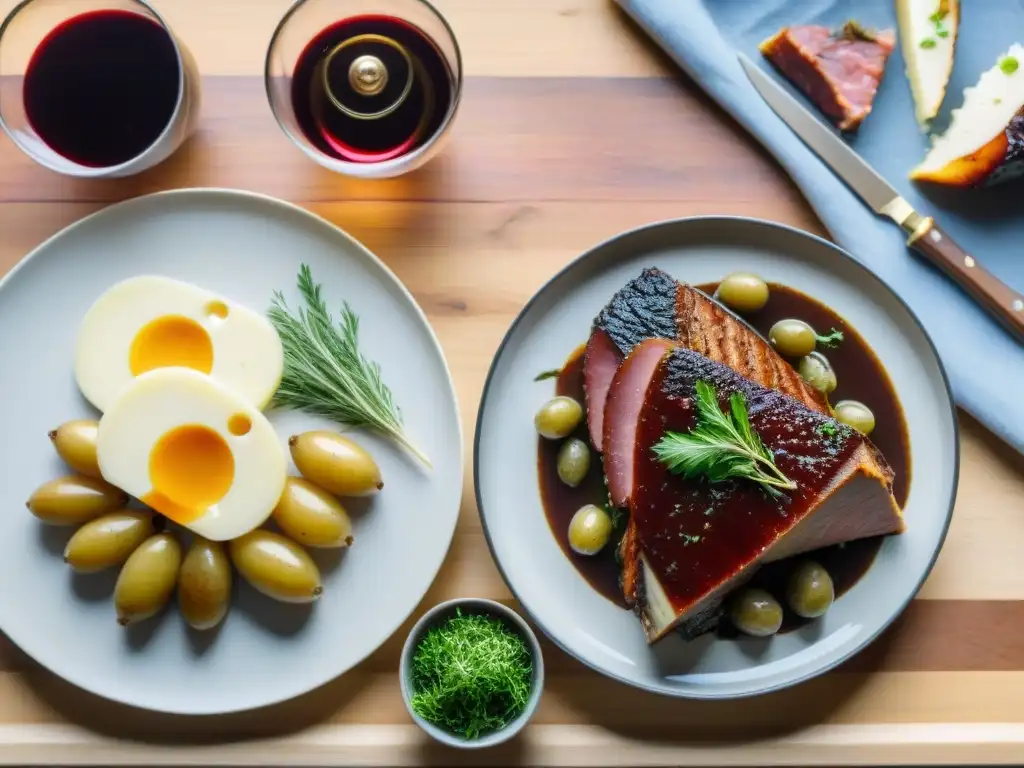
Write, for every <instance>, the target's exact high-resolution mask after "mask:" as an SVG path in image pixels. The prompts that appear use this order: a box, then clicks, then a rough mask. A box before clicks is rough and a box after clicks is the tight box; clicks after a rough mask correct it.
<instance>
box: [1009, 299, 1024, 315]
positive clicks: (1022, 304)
mask: <svg viewBox="0 0 1024 768" xmlns="http://www.w3.org/2000/svg"><path fill="white" fill-rule="evenodd" d="M1010 306H1011V307H1013V311H1014V312H1020V311H1021V310H1022V309H1024V301H1021V300H1020V299H1014V300H1013V303H1012V304H1011V305H1010Z"/></svg>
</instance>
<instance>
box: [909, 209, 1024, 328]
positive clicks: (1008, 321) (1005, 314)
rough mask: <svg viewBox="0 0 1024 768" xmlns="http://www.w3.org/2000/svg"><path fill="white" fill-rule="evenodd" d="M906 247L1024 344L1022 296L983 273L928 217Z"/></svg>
mask: <svg viewBox="0 0 1024 768" xmlns="http://www.w3.org/2000/svg"><path fill="white" fill-rule="evenodd" d="M907 245H909V246H910V247H911V248H913V249H914V250H916V251H918V252H919V253H921V254H922V255H924V256H925V257H927V259H928V260H929V261H930V262H931V263H932V264H934V265H935V266H937V267H938V268H939V269H941V270H942V271H943V272H945V273H946V274H947V275H948V276H949V277H950V278H952V279H953V280H954V281H955V282H956V283H957V284H958V285H959V286H960V287H961V288H963V289H964V290H965V291H967V293H968V294H970V295H971V297H972V298H973V299H974V300H975V301H976V302H978V303H979V304H980V305H981V306H982V308H984V309H985V310H987V311H988V313H989V314H990V315H992V317H994V318H995V319H996V320H998V321H999V322H1000V323H1002V325H1003V326H1004V327H1005V328H1006V330H1008V331H1009V332H1010V333H1011V334H1013V335H1014V336H1015V337H1016V338H1017V340H1018V341H1021V342H1024V294H1020V293H1018V292H1017V291H1015V290H1013V289H1012V288H1011V287H1010V286H1008V285H1007V284H1006V283H1004V282H1003V281H1002V280H1000V279H999V278H998V277H996V276H995V275H993V274H992V273H991V272H989V271H988V270H987V269H985V268H984V267H983V266H982V265H981V262H979V261H978V260H977V259H975V258H974V257H973V256H971V255H970V254H969V253H967V251H965V250H964V249H963V248H961V247H960V246H959V245H957V244H956V243H955V242H954V241H953V239H952V238H951V237H950V236H949V235H947V234H946V233H945V232H944V231H943V230H942V229H941V228H940V227H939V225H938V224H936V223H935V221H934V220H933V219H931V218H930V217H929V218H926V219H923V220H922V221H921V223H920V225H919V226H918V227H917V229H916V230H915V231H914V233H913V234H912V235H911V236H910V239H909V240H907Z"/></svg>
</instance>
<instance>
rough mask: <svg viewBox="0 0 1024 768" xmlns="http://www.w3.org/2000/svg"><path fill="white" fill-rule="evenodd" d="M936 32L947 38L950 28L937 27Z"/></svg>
mask: <svg viewBox="0 0 1024 768" xmlns="http://www.w3.org/2000/svg"><path fill="white" fill-rule="evenodd" d="M935 34H936V35H938V36H939V37H941V38H947V37H949V30H948V29H946V28H945V27H936V28H935Z"/></svg>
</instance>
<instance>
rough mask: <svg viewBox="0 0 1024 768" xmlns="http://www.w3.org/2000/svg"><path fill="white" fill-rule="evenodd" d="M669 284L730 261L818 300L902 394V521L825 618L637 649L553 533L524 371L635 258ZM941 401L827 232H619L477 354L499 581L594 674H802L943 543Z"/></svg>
mask: <svg viewBox="0 0 1024 768" xmlns="http://www.w3.org/2000/svg"><path fill="white" fill-rule="evenodd" d="M651 266H654V267H660V268H661V269H663V270H665V271H666V272H668V273H669V274H671V275H672V276H674V277H676V278H677V279H679V280H682V281H684V282H688V283H692V284H699V283H706V282H712V281H715V280H719V279H721V277H722V276H723V275H725V274H727V273H729V272H731V271H735V270H749V271H754V272H757V273H759V274H761V275H762V276H763V277H764V278H765V279H766V280H768V281H770V282H778V283H782V284H785V285H789V286H792V287H794V288H797V289H798V290H800V291H802V292H804V293H806V294H808V295H810V296H813V297H815V298H817V299H818V300H819V301H822V302H824V303H825V304H826V305H828V306H830V307H831V308H832V309H834V310H835V311H836V312H837V313H838V314H839V315H840V316H842V317H843V318H845V319H846V320H847V321H848V322H849V323H850V324H851V325H852V326H853V327H854V328H856V329H857V330H858V331H859V332H860V334H861V335H862V336H863V338H864V339H865V341H866V342H867V343H868V344H869V345H870V346H871V348H872V349H873V350H874V351H875V353H876V354H877V356H878V358H879V360H880V361H881V363H882V364H883V365H884V367H885V368H886V370H887V371H888V373H889V376H890V378H891V380H892V383H893V386H894V387H895V389H896V392H897V394H898V396H899V398H900V400H901V401H902V404H903V408H904V412H905V417H906V421H907V428H908V432H909V437H910V452H911V464H912V473H911V474H912V480H911V487H910V496H909V498H908V502H907V505H906V507H905V519H906V522H907V527H908V529H907V531H906V532H905V533H904V534H903V535H901V536H895V537H889V538H888V539H887V540H886V541H885V542H884V543H883V545H882V548H881V550H880V552H879V554H878V557H877V559H876V560H875V562H874V564H873V565H872V567H871V568H870V570H869V571H868V572H867V574H866V575H865V576H864V577H863V578H861V579H860V581H858V582H857V584H856V585H855V586H854V587H853V588H852V589H851V590H850V591H849V592H847V593H846V594H845V595H843V596H842V597H841V598H840V599H839V600H837V601H836V603H835V605H834V606H833V607H832V609H831V610H830V611H829V612H828V614H826V616H825V618H824V619H822V620H820V621H818V622H814V623H812V624H811V625H809V626H807V627H805V628H803V629H801V630H799V631H797V632H792V633H786V634H783V635H779V636H777V637H775V638H772V639H770V640H756V639H753V638H750V639H743V640H738V641H732V640H719V639H716V638H715V637H714V636H705V637H702V638H699V639H698V640H697V641H695V642H692V643H686V642H684V641H683V640H682V639H680V638H678V637H676V636H673V637H669V638H667V639H665V640H664V641H662V642H661V643H659V644H657V645H655V646H654V647H648V646H647V644H646V642H645V640H644V635H643V632H642V631H641V629H640V624H639V622H638V620H637V619H636V618H635V617H634V616H633V614H632V613H630V612H628V611H626V610H624V609H622V608H619V607H616V606H615V605H613V604H612V603H611V602H610V601H608V600H607V599H605V598H604V597H603V596H601V595H600V594H599V593H598V592H596V591H595V590H594V589H593V588H592V587H591V586H590V585H589V584H588V583H587V582H586V581H585V580H584V579H583V577H582V576H580V574H579V573H578V572H577V571H576V569H575V567H574V566H573V565H572V563H570V562H569V560H568V559H567V558H566V556H565V555H564V554H563V552H562V550H561V549H560V548H559V546H558V544H557V542H556V541H555V539H554V537H553V536H552V533H551V530H550V528H549V526H548V522H547V519H546V518H545V515H544V511H543V508H542V506H541V499H540V493H539V490H538V481H537V465H536V455H537V435H536V432H535V431H534V427H533V415H534V413H536V411H537V409H538V408H539V407H540V406H541V405H542V404H543V403H544V402H545V401H546V400H547V399H548V398H550V397H551V396H552V393H553V387H552V386H551V382H550V381H549V382H542V383H535V382H534V381H533V378H534V376H535V375H536V374H537V373H538V372H540V371H544V370H548V369H551V368H554V367H557V366H558V365H560V364H561V362H562V361H563V360H565V358H566V357H567V356H568V354H569V353H570V352H571V351H572V350H573V349H574V348H576V346H577V345H579V344H580V343H581V342H583V341H585V340H586V338H587V335H588V334H589V331H590V326H591V323H592V321H593V319H594V317H595V316H596V315H597V313H598V312H599V311H600V309H601V308H602V307H603V306H604V305H605V304H606V303H607V301H608V300H609V299H610V298H611V296H612V295H613V294H614V293H615V292H616V291H617V290H618V289H619V288H621V287H622V286H623V285H624V284H625V283H626V282H627V281H628V280H630V279H632V278H633V277H636V276H637V275H638V274H639V273H640V270H641V269H643V268H644V267H651ZM958 459H959V443H958V440H957V424H956V412H955V409H954V406H953V403H952V399H951V396H950V393H949V388H948V385H947V382H946V377H945V374H944V372H943V369H942V366H941V364H940V362H939V360H938V358H937V356H936V354H935V350H934V348H933V347H932V344H931V342H930V340H929V339H928V337H927V336H926V335H925V332H924V331H923V330H922V329H921V326H920V325H919V324H918V322H917V320H916V319H915V318H914V316H913V315H912V314H911V313H910V310H909V309H907V307H906V306H905V305H904V304H903V303H902V301H900V299H899V298H897V297H896V295H895V294H893V293H892V291H891V290H890V289H889V288H887V287H886V286H885V285H884V284H883V283H882V282H881V281H880V280H879V279H878V278H877V277H875V276H874V275H873V274H871V273H870V272H868V271H867V270H866V269H865V268H864V267H862V266H861V265H860V264H858V263H857V262H856V261H854V260H853V259H852V258H851V257H849V256H848V255H846V254H845V253H843V251H841V250H840V249H839V248H837V247H836V246H834V245H832V244H830V243H828V242H826V241H824V240H822V239H820V238H817V237H814V236H812V235H808V234H806V233H803V232H799V231H797V230H794V229H790V228H787V227H784V226H780V225H777V224H771V223H769V222H763V221H756V220H752V219H733V218H697V219H684V220H680V221H672V222H665V223H661V224H655V225H652V226H649V227H644V228H642V229H639V230H635V231H632V232H628V233H625V234H623V235H621V236H619V237H616V238H614V239H612V240H610V241H608V242H606V243H603V244H602V245H599V246H598V247H596V248H595V249H593V250H591V251H590V252H588V253H586V254H584V255H583V256H582V257H580V258H579V259H578V260H577V261H575V262H574V263H573V264H571V265H570V266H569V267H567V268H566V269H565V270H563V271H562V272H561V273H560V274H558V275H557V276H556V277H555V278H553V279H552V280H551V282H549V283H548V284H547V285H546V286H545V287H544V288H542V289H541V290H540V292H539V293H538V294H537V295H536V296H534V298H533V299H532V300H531V301H530V303H529V304H528V305H527V306H526V308H525V309H524V310H523V311H522V313H520V315H519V317H518V318H517V319H516V321H515V323H514V324H513V325H512V328H511V329H510V330H509V332H508V334H507V335H506V337H505V340H504V342H503V343H502V345H501V348H500V349H499V351H498V354H497V356H496V357H495V359H494V362H493V364H492V366H491V371H490V374H489V376H488V379H487V383H486V385H485V388H484V394H483V398H482V401H481V405H480V413H479V416H478V420H477V434H476V446H475V462H474V465H475V474H476V489H477V499H478V504H479V507H480V512H481V516H482V518H483V522H484V528H485V531H486V533H487V539H488V542H489V543H490V546H491V551H492V552H493V553H494V557H495V559H496V560H497V562H498V565H499V567H500V569H501V571H502V574H503V575H504V577H505V580H506V581H507V582H508V584H509V587H510V588H511V589H512V591H513V593H514V594H515V595H516V597H517V598H518V599H519V601H520V602H521V603H522V605H523V607H524V608H525V609H526V611H527V612H528V613H529V614H530V616H531V617H532V618H533V619H534V620H535V621H536V623H537V624H538V625H539V626H540V627H541V628H542V629H543V630H544V631H545V632H546V633H547V634H548V635H549V636H550V637H551V638H552V640H554V641H555V642H556V643H558V645H560V646H561V647H562V648H564V649H565V650H566V651H568V652H569V653H571V654H572V655H574V656H576V657H577V658H578V659H580V660H581V661H582V662H584V663H585V664H587V665H589V666H591V667H593V668H594V669H596V670H598V671H600V672H603V673H604V674H606V675H608V676H609V677H613V678H616V679H618V680H621V681H622V682H625V683H628V684H631V685H634V686H636V687H638V688H643V689H647V690H650V691H655V692H658V693H664V694H668V695H672V696H680V697H688V698H729V697H737V696H748V695H752V694H756V693H763V692H766V691H770V690H775V689H778V688H782V687H785V686H787V685H791V684H793V683H796V682H799V681H801V680H806V679H808V678H811V677H813V676H815V675H818V674H820V673H821V672H823V671H825V670H827V669H830V668H832V667H834V666H835V665H837V664H839V663H840V662H842V661H843V660H844V659H847V658H849V657H850V656H852V655H853V654H854V653H856V652H857V651H858V650H860V649H861V648H863V647H864V646H866V645H867V644H868V643H869V642H871V640H872V639H874V638H875V637H876V636H877V635H878V634H879V633H880V632H881V631H882V630H883V629H884V628H885V627H886V626H888V625H889V623H890V622H891V621H892V620H893V619H894V618H896V616H897V615H899V613H900V612H901V611H902V610H903V608H904V607H905V606H906V605H907V603H908V602H909V601H910V600H911V598H912V597H913V596H914V594H915V593H916V592H917V590H918V588H919V587H920V585H921V583H922V582H923V581H924V578H925V576H926V575H927V574H928V572H929V570H930V569H931V567H932V564H933V563H934V561H935V558H936V556H937V555H938V552H939V549H940V547H941V546H942V541H943V539H944V537H945V533H946V529H947V527H948V525H949V521H950V517H951V515H952V510H953V500H954V497H955V494H956V483H957V467H958Z"/></svg>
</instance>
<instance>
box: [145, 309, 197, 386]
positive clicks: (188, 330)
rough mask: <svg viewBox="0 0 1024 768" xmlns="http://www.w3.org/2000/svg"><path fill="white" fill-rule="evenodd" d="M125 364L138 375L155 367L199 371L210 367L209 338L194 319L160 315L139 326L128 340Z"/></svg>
mask: <svg viewBox="0 0 1024 768" xmlns="http://www.w3.org/2000/svg"><path fill="white" fill-rule="evenodd" d="M128 366H129V368H131V371H132V375H133V376H138V375H139V374H142V373H145V372H146V371H152V370H154V369H155V368H170V367H173V366H178V367H181V368H192V369H193V370H196V371H199V372H200V373H209V372H210V371H211V370H213V341H211V340H210V334H208V333H207V332H206V329H205V328H203V326H201V325H200V324H199V323H197V322H196V321H195V320H192V319H190V318H187V317H183V316H181V315H163V316H162V317H158V318H156V320H152V321H150V322H149V323H147V324H146V325H145V326H143V328H142V330H140V331H139V332H138V333H137V334H136V335H135V339H134V340H133V341H132V347H131V350H130V351H129V353H128Z"/></svg>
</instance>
